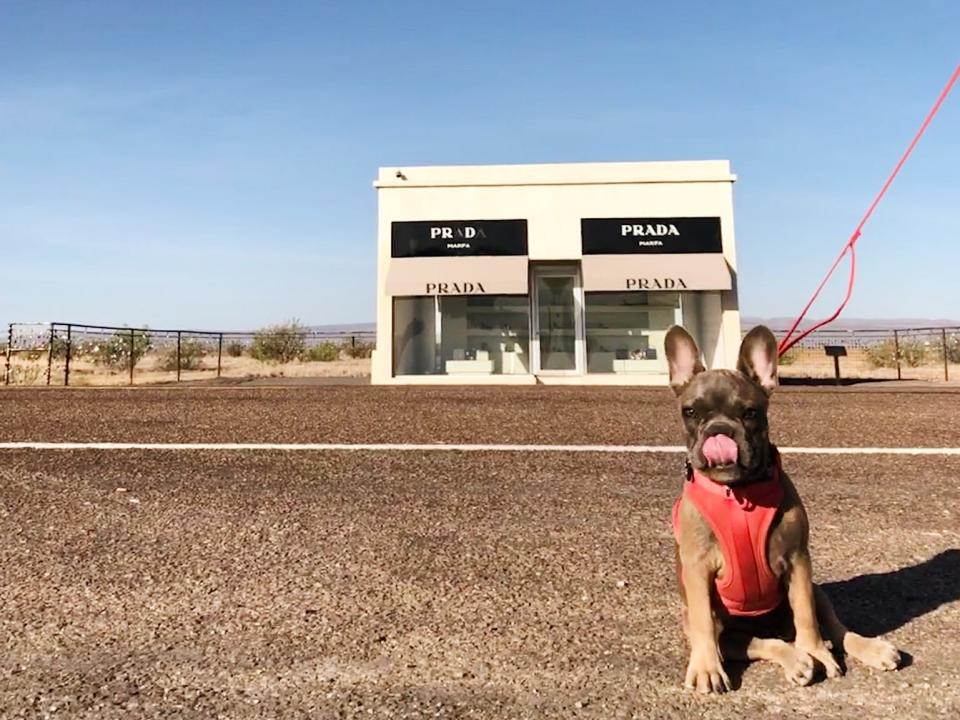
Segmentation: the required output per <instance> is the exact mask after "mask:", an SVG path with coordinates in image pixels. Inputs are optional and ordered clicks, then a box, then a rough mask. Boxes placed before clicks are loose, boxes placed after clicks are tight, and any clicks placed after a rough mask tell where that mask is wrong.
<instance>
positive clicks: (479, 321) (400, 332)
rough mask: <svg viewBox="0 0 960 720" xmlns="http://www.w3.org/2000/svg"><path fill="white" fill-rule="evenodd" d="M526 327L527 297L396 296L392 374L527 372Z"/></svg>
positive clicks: (515, 373) (528, 352)
mask: <svg viewBox="0 0 960 720" xmlns="http://www.w3.org/2000/svg"><path fill="white" fill-rule="evenodd" d="M529 324H530V321H529V299H528V297H527V296H526V295H448V296H442V297H438V298H437V297H397V298H394V324H393V328H394V339H393V342H394V374H396V375H429V374H447V375H520V374H527V373H529V372H530V328H529ZM438 325H439V327H438ZM438 331H439V332H438Z"/></svg>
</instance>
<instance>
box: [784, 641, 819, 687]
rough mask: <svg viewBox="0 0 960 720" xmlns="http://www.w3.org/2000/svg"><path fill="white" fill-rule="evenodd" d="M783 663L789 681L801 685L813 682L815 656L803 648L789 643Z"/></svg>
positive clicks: (785, 675)
mask: <svg viewBox="0 0 960 720" xmlns="http://www.w3.org/2000/svg"><path fill="white" fill-rule="evenodd" d="M781 665H782V666H783V675H784V677H786V678H787V682H789V683H791V684H793V685H800V686H801V687H803V686H805V685H809V684H810V683H811V682H813V658H812V657H810V655H808V654H807V653H805V652H804V651H803V650H798V649H797V648H795V647H793V646H792V645H788V646H787V650H786V652H785V653H784V658H783V661H782V662H781Z"/></svg>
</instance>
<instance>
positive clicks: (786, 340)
mask: <svg viewBox="0 0 960 720" xmlns="http://www.w3.org/2000/svg"><path fill="white" fill-rule="evenodd" d="M957 78H960V65H957V67H956V69H955V70H954V71H953V75H951V76H950V80H949V81H948V82H947V84H946V86H945V87H944V88H943V91H942V92H941V93H940V97H938V98H937V101H936V102H935V103H934V105H933V107H932V108H931V109H930V112H929V113H927V117H926V118H925V119H924V121H923V124H922V125H921V126H920V129H919V130H918V131H917V134H916V135H914V137H913V140H912V141H911V143H910V145H909V146H908V147H907V149H906V152H904V153H903V155H902V156H901V157H900V161H899V162H898V163H897V165H896V167H894V168H893V172H892V173H890V177H888V178H887V181H886V182H885V183H884V184H883V187H882V188H880V192H879V193H877V196H876V197H875V198H874V199H873V202H872V203H870V207H869V208H868V209H867V212H866V214H865V215H864V216H863V218H861V220H860V223H859V224H858V225H857V228H856V230H854V231H853V234H852V235H851V236H850V239H849V240H847V243H846V244H845V245H844V246H843V249H842V250H841V251H840V254H839V255H838V256H837V259H836V260H834V261H833V265H831V266H830V270H829V272H827V275H826V277H824V278H823V281H822V282H821V283H820V285H818V286H817V289H816V291H814V293H813V296H812V297H811V298H810V301H809V302H808V303H807V304H806V306H805V307H804V308H803V312H801V313H800V315H799V316H798V317H797V319H796V320H795V321H794V322H793V325H792V326H791V327H790V329H789V330H788V331H787V334H786V335H784V336H783V339H782V340H781V341H780V347H779V349H778V354H779V355H783V354H784V353H785V352H786V351H787V350H789V349H790V348H792V347H793V346H794V345H796V344H797V343H798V342H800V341H801V340H803V339H804V338H805V337H806V336H807V335H809V334H810V333H812V332H813V331H815V330H819V329H820V328H822V327H823V326H824V325H827V324H829V323H832V322H833V321H834V320H836V319H837V318H838V317H839V316H840V313H841V312H843V309H844V308H845V307H846V306H847V303H848V302H850V296H851V295H853V283H854V280H855V279H856V277H857V254H856V244H857V240H859V239H860V235H861V233H862V231H863V226H864V225H866V224H867V220H869V219H870V216H871V215H873V211H874V210H875V209H876V207H877V205H879V204H880V201H881V200H882V199H883V196H884V195H886V193H887V190H888V189H889V188H890V186H891V185H892V184H893V181H894V178H896V177H897V174H898V173H899V172H900V168H902V167H903V165H904V163H906V162H907V158H908V157H910V154H911V153H912V152H913V149H914V148H915V147H916V146H917V143H918V142H920V138H921V137H923V133H924V132H926V130H927V126H928V125H929V124H930V121H931V120H933V118H934V116H935V115H936V114H937V112H938V111H939V110H940V106H941V105H943V101H944V100H946V99H947V95H949V94H950V91H951V90H952V89H953V86H954V84H955V83H956V82H957ZM848 253H849V254H850V277H849V278H848V279H847V294H846V295H845V296H844V298H843V301H842V302H841V303H840V305H839V306H838V307H837V309H836V310H834V312H833V314H832V315H831V316H830V317H828V318H827V319H826V320H821V321H820V322H818V323H816V324H814V325H813V326H811V327H809V328H807V329H806V330H804V331H803V332H801V333H800V334H799V335H797V337H795V338H793V339H792V340H791V337H792V336H793V333H794V332H795V331H796V329H797V326H798V325H800V323H801V322H803V319H804V318H805V317H806V315H807V312H808V311H809V310H810V307H811V306H812V305H813V303H814V302H816V299H817V298H818V297H819V295H820V292H821V291H822V290H823V288H824V286H825V285H826V284H827V282H828V281H829V280H830V278H831V277H832V276H833V273H834V271H835V270H836V269H837V266H838V265H840V261H841V260H843V257H844V255H846V254H848Z"/></svg>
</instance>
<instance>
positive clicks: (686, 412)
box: [683, 407, 697, 418]
mask: <svg viewBox="0 0 960 720" xmlns="http://www.w3.org/2000/svg"><path fill="white" fill-rule="evenodd" d="M696 415H697V412H696V410H694V409H693V408H692V407H687V408H684V409H683V416H684V417H685V418H692V417H696Z"/></svg>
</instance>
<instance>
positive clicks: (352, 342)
mask: <svg viewBox="0 0 960 720" xmlns="http://www.w3.org/2000/svg"><path fill="white" fill-rule="evenodd" d="M350 347H352V348H354V349H356V347H357V336H356V335H351V336H350Z"/></svg>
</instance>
